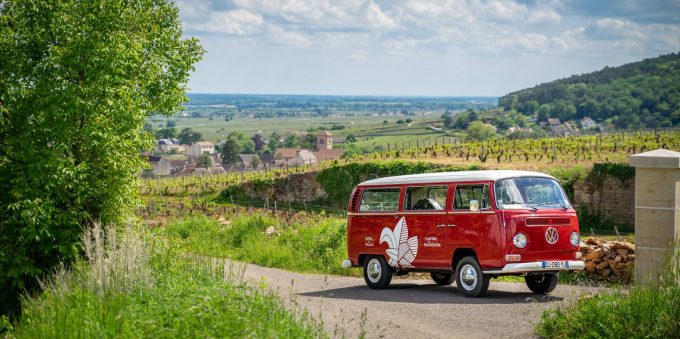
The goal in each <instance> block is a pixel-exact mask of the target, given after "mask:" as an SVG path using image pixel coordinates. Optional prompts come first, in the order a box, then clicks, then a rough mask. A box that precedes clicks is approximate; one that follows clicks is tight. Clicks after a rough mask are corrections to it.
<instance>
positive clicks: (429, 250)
mask: <svg viewBox="0 0 680 339" xmlns="http://www.w3.org/2000/svg"><path fill="white" fill-rule="evenodd" d="M447 193H448V186H447V185H413V186H407V187H406V189H405V191H404V201H403V205H402V207H403V211H402V214H403V216H404V225H405V226H407V227H408V235H407V238H408V239H412V238H415V241H414V244H409V246H413V245H417V248H416V249H417V255H416V256H415V260H414V261H413V266H414V267H416V268H422V269H429V268H447V269H448V268H450V266H451V263H450V261H451V257H450V255H447V254H446V253H445V252H446V233H447V230H446V211H445V208H446V198H447V195H448V194H447ZM403 230H404V228H403V227H402V236H404V235H405V234H404V233H403Z"/></svg>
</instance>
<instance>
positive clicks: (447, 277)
mask: <svg viewBox="0 0 680 339" xmlns="http://www.w3.org/2000/svg"><path fill="white" fill-rule="evenodd" d="M430 276H431V277H432V280H434V282H436V283H437V285H451V283H453V280H454V275H453V273H452V272H449V273H445V272H430Z"/></svg>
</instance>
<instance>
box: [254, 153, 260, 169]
mask: <svg viewBox="0 0 680 339" xmlns="http://www.w3.org/2000/svg"><path fill="white" fill-rule="evenodd" d="M261 163H262V160H260V157H258V156H257V155H255V156H253V162H252V164H253V169H257V168H258V167H260V164H261Z"/></svg>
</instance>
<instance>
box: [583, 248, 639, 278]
mask: <svg viewBox="0 0 680 339" xmlns="http://www.w3.org/2000/svg"><path fill="white" fill-rule="evenodd" d="M580 248H581V254H582V255H583V256H582V257H581V260H583V261H584V262H585V263H586V269H585V270H586V272H588V274H590V275H591V276H593V277H594V278H598V279H605V280H608V281H611V282H618V283H630V281H631V278H632V277H633V265H634V264H635V244H632V243H630V242H627V241H604V242H600V241H599V240H597V239H595V238H593V237H589V238H588V239H586V241H585V242H584V241H581V245H580Z"/></svg>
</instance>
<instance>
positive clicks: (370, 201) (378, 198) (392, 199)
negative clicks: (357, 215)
mask: <svg viewBox="0 0 680 339" xmlns="http://www.w3.org/2000/svg"><path fill="white" fill-rule="evenodd" d="M400 192H401V189H400V188H368V189H366V190H364V194H363V195H362V196H361V203H359V211H360V212H369V211H396V210H397V207H398V206H399V193H400Z"/></svg>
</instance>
